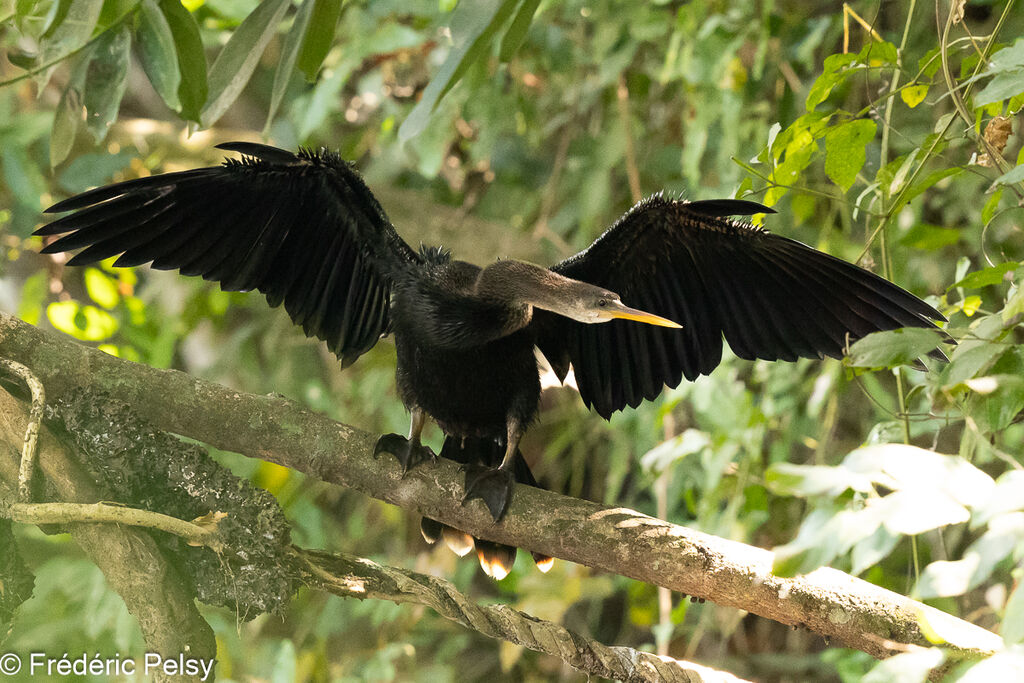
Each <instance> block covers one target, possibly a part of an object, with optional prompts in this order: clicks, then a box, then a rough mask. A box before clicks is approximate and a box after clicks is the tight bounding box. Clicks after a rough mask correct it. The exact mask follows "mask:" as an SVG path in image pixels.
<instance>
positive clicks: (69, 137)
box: [50, 50, 92, 166]
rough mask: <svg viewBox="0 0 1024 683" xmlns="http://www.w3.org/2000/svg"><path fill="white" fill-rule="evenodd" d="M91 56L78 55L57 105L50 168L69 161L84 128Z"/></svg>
mask: <svg viewBox="0 0 1024 683" xmlns="http://www.w3.org/2000/svg"><path fill="white" fill-rule="evenodd" d="M91 55H92V52H91V50H85V51H84V52H82V53H80V54H79V55H78V57H77V58H76V60H75V62H74V65H73V66H72V69H71V78H69V79H68V84H67V86H66V87H65V88H64V93H63V94H62V95H61V97H60V101H59V102H58V103H57V110H56V111H55V112H54V114H53V130H52V131H51V132H50V166H57V165H58V164H59V163H60V162H62V161H64V160H65V159H67V157H68V154H70V153H71V146H72V145H74V143H75V137H76V136H77V135H78V129H79V128H81V126H82V113H83V109H84V106H85V97H84V94H83V89H84V88H85V75H86V69H87V68H88V65H89V59H90V57H91Z"/></svg>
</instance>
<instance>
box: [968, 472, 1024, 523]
mask: <svg viewBox="0 0 1024 683" xmlns="http://www.w3.org/2000/svg"><path fill="white" fill-rule="evenodd" d="M1018 510H1024V470H1010V471H1009V472H1004V473H1003V474H1002V475H1001V476H1000V477H999V478H998V479H996V486H995V488H994V489H992V493H991V495H990V496H989V497H988V499H987V500H986V501H985V502H984V503H982V504H981V506H980V507H978V508H977V509H975V510H974V513H973V514H972V515H971V528H977V527H979V526H981V525H983V524H988V522H989V521H990V520H992V519H995V518H996V517H998V516H1000V515H1003V514H1006V513H1008V512H1016V511H1018Z"/></svg>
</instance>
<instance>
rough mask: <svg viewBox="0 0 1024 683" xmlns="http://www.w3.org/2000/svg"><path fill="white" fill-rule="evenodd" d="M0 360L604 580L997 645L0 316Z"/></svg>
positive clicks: (857, 632) (785, 617)
mask: <svg viewBox="0 0 1024 683" xmlns="http://www.w3.org/2000/svg"><path fill="white" fill-rule="evenodd" d="M0 357H4V358H10V359H12V360H16V361H18V362H21V363H23V364H25V365H26V366H28V367H29V368H30V369H32V371H33V372H34V373H36V374H37V376H38V377H39V378H40V380H42V382H43V384H44V386H45V387H46V391H47V395H48V397H52V399H51V400H56V399H57V398H59V397H61V396H62V395H64V394H65V393H67V392H69V391H71V390H72V389H73V388H75V387H77V386H92V387H95V388H98V389H101V390H104V391H108V392H110V393H111V394H112V395H114V396H117V397H118V398H120V399H121V400H123V401H125V402H127V403H129V404H130V405H132V406H133V407H134V408H135V409H136V410H137V411H138V412H139V414H140V415H141V416H142V417H144V418H146V419H148V420H149V421H150V422H152V423H153V424H154V425H155V426H156V427H157V428H159V429H163V430H167V431H171V432H175V433H178V434H181V435H184V436H188V437H191V438H194V439H197V440H199V441H203V442H206V443H209V444H211V445H213V446H216V447H218V448H222V449H225V450H230V451H235V452H238V453H243V454H246V455H249V456H254V457H258V458H262V459H264V460H268V461H271V462H275V463H278V464H280V465H284V466H286V467H291V468H294V469H297V470H300V471H302V472H306V473H308V474H311V475H313V476H315V477H318V478H320V479H322V480H324V481H328V482H333V483H337V484H342V485H344V486H348V487H351V488H354V489H357V490H359V491H362V492H363V493H366V494H367V495H370V496H373V497H375V498H379V499H381V500H385V501H388V502H390V503H394V504H395V505H399V506H401V507H403V508H406V509H409V510H412V511H415V512H418V513H420V514H424V515H426V516H429V517H432V518H434V519H437V520H439V521H441V522H444V523H446V524H449V525H451V526H455V527H458V528H460V529H464V530H466V531H468V532H469V533H471V534H473V535H475V536H479V537H482V538H487V539H491V540H494V541H498V542H501V543H507V544H510V545H516V546H520V547H524V548H527V549H529V550H534V551H539V552H542V553H545V554H548V555H552V556H554V557H558V558H561V559H565V560H570V561H573V562H578V563H580V564H585V565H589V566H592V567H597V568H600V569H603V570H606V571H610V572H615V573H618V574H622V575H624V576H628V577H631V578H634V579H638V580H641V581H646V582H648V583H651V584H654V585H659V586H664V587H666V588H670V589H672V590H674V591H678V592H680V593H684V594H687V595H692V596H697V597H701V598H706V599H708V600H712V601H713V602H715V603H718V604H720V605H726V606H731V607H736V608H738V609H743V610H747V611H749V612H753V613H755V614H758V615H760V616H763V617H766V618H769V619H774V620H776V621H779V622H782V623H785V624H793V625H796V624H800V625H803V626H805V627H807V628H809V629H811V630H812V631H815V632H817V633H820V634H822V635H824V636H827V637H830V638H833V639H836V640H838V641H840V642H842V643H843V644H845V645H847V646H849V647H854V648H857V649H860V650H863V651H864V652H867V653H870V654H872V655H874V656H876V657H886V656H889V655H893V654H897V653H898V652H899V651H901V648H900V647H899V645H900V644H903V645H920V646H928V645H929V644H930V643H929V642H928V641H927V639H926V638H925V636H924V634H923V633H922V628H921V626H920V622H921V620H922V619H923V620H926V621H927V622H928V625H929V626H930V627H931V628H932V629H934V630H935V631H937V632H938V633H939V634H940V635H941V636H943V637H944V638H945V640H946V641H947V643H946V647H948V648H949V649H950V650H951V652H952V654H953V656H954V657H956V656H968V657H979V656H983V655H985V654H989V653H991V652H994V651H995V650H997V649H998V648H1000V647H1001V645H1002V640H1001V639H1000V638H999V637H998V636H997V635H995V634H993V633H991V632H989V631H986V630H984V629H982V628H979V627H977V626H974V625H972V624H969V623H967V622H964V621H962V620H960V619H957V618H955V617H952V616H950V615H948V614H945V613H943V612H940V611H938V610H935V609H933V608H930V607H928V606H926V605H923V604H921V603H919V602H916V601H913V600H910V599H908V598H906V597H904V596H901V595H899V594H896V593H893V592H891V591H887V590H884V589H881V588H879V587H877V586H874V585H872V584H869V583H867V582H865V581H861V580H860V579H857V578H855V577H852V576H849V575H847V574H844V573H843V572H839V571H836V570H833V569H828V568H822V569H818V570H816V571H814V572H812V573H810V574H808V575H806V576H802V577H797V578H793V579H782V578H778V577H775V576H774V575H772V573H771V566H772V554H771V553H770V552H769V551H766V550H762V549H759V548H754V547H751V546H747V545H744V544H742V543H736V542H733V541H727V540H724V539H721V538H717V537H714V536H710V535H708V534H704V533H701V532H698V531H693V530H691V529H687V528H685V527H681V526H677V525H675V524H670V523H668V522H665V521H662V520H659V519H655V518H652V517H649V516H647V515H644V514H642V513H639V512H636V511H634V510H629V509H626V508H607V507H604V506H601V505H598V504H596V503H591V502H588V501H584V500H578V499H574V498H568V497H565V496H560V495H558V494H555V493H551V492H548V491H542V490H540V489H534V488H531V487H526V486H516V489H515V493H514V496H513V500H512V503H511V506H510V508H509V511H508V515H507V517H506V518H505V520H504V521H503V522H502V523H500V524H494V523H493V522H492V521H491V518H490V515H489V514H488V513H487V511H486V510H485V509H484V507H483V505H482V504H480V503H479V502H478V501H475V502H473V503H470V504H467V505H466V506H462V505H461V504H460V502H461V500H462V495H463V487H462V475H461V473H460V472H459V469H458V466H457V465H456V464H455V463H451V462H447V461H444V460H441V461H439V462H438V463H437V464H436V465H425V466H422V467H418V468H416V469H414V470H413V471H412V472H410V473H409V474H408V476H406V477H405V478H404V479H403V478H402V477H401V474H400V471H399V467H398V465H397V463H396V462H395V461H394V460H393V459H391V458H381V459H377V460H375V459H374V458H373V457H372V455H371V454H372V448H373V444H374V441H375V439H376V438H377V435H375V434H369V433H367V432H364V431H361V430H359V429H357V428H354V427H350V426H347V425H343V424H339V423H336V422H334V421H332V420H329V419H327V418H326V417H324V416H322V415H318V414H316V413H312V412H309V411H308V410H305V409H303V408H301V407H300V406H298V405H296V404H294V403H292V402H290V401H288V400H285V399H282V398H277V397H267V396H254V395H250V394H244V393H241V392H237V391H233V390H231V389H228V388H225V387H222V386H218V385H215V384H212V383H209V382H204V381H201V380H197V379H195V378H193V377H190V376H188V375H186V374H184V373H181V372H176V371H164V370H155V369H152V368H149V367H146V366H142V365H138V364H134V363H129V362H127V361H123V360H120V359H117V358H114V357H112V356H108V355H106V354H103V353H101V352H98V351H95V350H92V349H88V348H85V347H82V346H80V345H77V344H75V343H74V342H71V341H69V340H67V339H65V338H63V337H61V336H59V335H56V334H51V333H44V332H42V331H40V330H38V329H36V328H34V327H32V326H30V325H27V324H26V323H23V322H21V321H18V320H16V319H15V318H13V317H10V316H7V315H2V314H0Z"/></svg>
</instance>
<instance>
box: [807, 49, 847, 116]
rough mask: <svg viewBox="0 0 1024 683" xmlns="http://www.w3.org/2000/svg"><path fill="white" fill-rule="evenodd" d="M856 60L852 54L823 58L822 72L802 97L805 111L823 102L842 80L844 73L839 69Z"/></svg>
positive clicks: (811, 109) (812, 109)
mask: <svg viewBox="0 0 1024 683" xmlns="http://www.w3.org/2000/svg"><path fill="white" fill-rule="evenodd" d="M856 61H857V55H854V54H834V55H829V56H828V57H826V58H825V65H824V72H823V73H822V74H821V75H820V76H818V78H817V79H815V81H814V83H812V84H811V88H810V90H808V91H807V97H806V98H805V99H804V107H805V108H806V109H807V111H814V110H815V108H816V107H817V106H818V105H819V104H821V103H822V102H824V101H825V100H826V98H828V96H829V95H830V94H831V93H832V89H833V88H835V87H836V86H837V85H839V84H840V83H842V82H843V80H844V79H845V78H846V74H845V73H843V72H842V71H841V69H843V68H844V67H847V66H849V65H851V64H853V63H855V62H856Z"/></svg>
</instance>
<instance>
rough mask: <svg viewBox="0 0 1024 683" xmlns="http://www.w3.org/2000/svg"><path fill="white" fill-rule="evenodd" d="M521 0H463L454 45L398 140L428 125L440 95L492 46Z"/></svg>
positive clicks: (454, 25) (454, 23) (454, 15)
mask: <svg viewBox="0 0 1024 683" xmlns="http://www.w3.org/2000/svg"><path fill="white" fill-rule="evenodd" d="M517 4H518V0H503V2H501V3H500V4H497V3H494V2H491V1H490V0H462V2H460V3H459V4H458V5H457V6H456V8H455V11H454V12H453V13H452V18H451V31H452V41H453V43H454V47H453V48H452V49H451V51H450V52H449V53H448V57H447V59H445V61H444V64H442V65H441V68H440V69H438V71H437V73H436V74H434V77H433V78H432V79H430V83H428V84H427V87H426V88H425V89H424V90H423V96H422V97H421V98H420V101H419V102H417V103H416V106H415V107H413V110H412V111H411V112H410V113H409V116H407V117H406V119H405V121H403V122H402V125H401V127H399V129H398V139H399V140H400V141H402V142H406V141H407V140H410V139H411V138H413V137H415V136H417V135H419V134H420V133H421V132H422V131H423V129H424V128H426V126H427V122H428V121H429V120H430V116H431V114H433V113H434V110H435V109H436V108H437V104H438V102H440V101H441V98H443V97H444V96H445V94H446V93H447V92H448V91H449V90H451V89H452V87H453V86H454V85H455V84H456V83H457V82H458V80H459V78H461V76H462V74H463V73H465V71H466V69H468V68H469V66H470V65H471V64H473V62H474V61H476V59H477V58H478V57H480V56H481V55H483V54H484V53H485V52H486V50H487V49H488V48H489V47H490V45H491V40H492V39H493V38H494V34H495V32H496V31H497V30H498V29H499V28H500V27H501V26H502V25H503V24H504V23H505V21H506V20H507V19H508V17H509V15H510V14H511V13H512V10H514V9H515V7H516V5H517Z"/></svg>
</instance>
